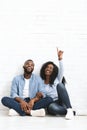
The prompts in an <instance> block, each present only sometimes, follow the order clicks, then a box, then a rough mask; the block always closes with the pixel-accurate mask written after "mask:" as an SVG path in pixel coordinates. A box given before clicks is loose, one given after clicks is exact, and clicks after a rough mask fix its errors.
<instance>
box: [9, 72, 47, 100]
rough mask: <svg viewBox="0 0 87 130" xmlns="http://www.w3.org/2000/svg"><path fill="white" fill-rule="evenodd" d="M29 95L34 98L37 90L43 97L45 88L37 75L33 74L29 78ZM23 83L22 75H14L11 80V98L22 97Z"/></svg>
mask: <svg viewBox="0 0 87 130" xmlns="http://www.w3.org/2000/svg"><path fill="white" fill-rule="evenodd" d="M29 80H30V81H29V97H30V99H31V98H34V97H35V96H36V93H37V92H42V93H43V95H44V97H45V89H44V87H42V85H43V83H42V80H41V78H40V77H39V76H36V75H34V74H32V75H31V78H30V79H29ZM24 85H25V79H24V76H23V75H19V76H16V77H15V78H14V79H13V81H12V86H11V93H10V96H11V97H12V98H15V97H20V98H23V89H24Z"/></svg>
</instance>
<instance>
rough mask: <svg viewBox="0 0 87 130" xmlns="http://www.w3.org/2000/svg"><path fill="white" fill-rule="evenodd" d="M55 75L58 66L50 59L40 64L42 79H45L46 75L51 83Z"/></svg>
mask: <svg viewBox="0 0 87 130" xmlns="http://www.w3.org/2000/svg"><path fill="white" fill-rule="evenodd" d="M57 75H58V67H57V66H56V65H55V64H54V63H53V62H52V61H48V62H46V63H44V64H43V65H42V68H41V70H40V76H41V78H42V79H43V80H46V77H49V84H51V85H52V84H53V83H54V80H55V78H56V77H57Z"/></svg>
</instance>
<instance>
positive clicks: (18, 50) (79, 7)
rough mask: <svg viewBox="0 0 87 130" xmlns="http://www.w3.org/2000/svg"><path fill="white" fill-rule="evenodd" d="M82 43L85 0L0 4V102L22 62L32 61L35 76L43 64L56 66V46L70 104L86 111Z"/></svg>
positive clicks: (86, 31) (86, 37) (86, 38)
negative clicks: (60, 57) (59, 54)
mask: <svg viewBox="0 0 87 130" xmlns="http://www.w3.org/2000/svg"><path fill="white" fill-rule="evenodd" d="M86 42H87V1H86V0H84V1H83V0H80V1H79V0H73V1H72V0H61V1H58V0H32V1H29V0H26V1H23V0H19V1H18V0H15V1H12V0H9V1H8V2H7V1H6V0H4V1H0V99H1V97H2V96H4V95H9V91H10V84H11V80H12V78H13V77H14V76H15V75H17V74H20V73H21V72H22V65H23V63H24V61H25V60H26V59H29V58H31V59H33V60H34V61H35V71H34V72H35V73H39V68H40V67H41V64H42V63H44V62H45V61H48V60H52V61H54V62H55V63H57V55H56V46H57V47H59V48H60V49H63V50H64V66H65V77H66V79H67V82H68V86H67V89H68V92H69V94H70V98H71V101H72V105H73V107H74V108H75V109H79V108H82V109H87V101H86V100H87V78H86V77H87V72H86V67H87V59H86V57H87V43H86ZM2 108H4V107H3V106H2V105H1V104H0V109H2Z"/></svg>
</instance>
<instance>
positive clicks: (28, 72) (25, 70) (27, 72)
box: [24, 68, 33, 74]
mask: <svg viewBox="0 0 87 130" xmlns="http://www.w3.org/2000/svg"><path fill="white" fill-rule="evenodd" d="M24 72H25V73H26V74H31V73H32V72H33V70H31V71H28V70H27V69H26V68H24Z"/></svg>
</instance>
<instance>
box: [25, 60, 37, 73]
mask: <svg viewBox="0 0 87 130" xmlns="http://www.w3.org/2000/svg"><path fill="white" fill-rule="evenodd" d="M23 68H24V73H26V74H31V73H32V72H33V70H34V62H33V60H31V59H29V60H27V61H25V63H24V65H23Z"/></svg>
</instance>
